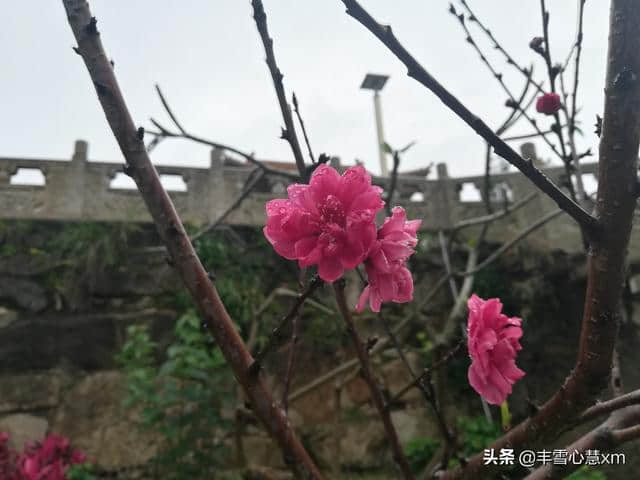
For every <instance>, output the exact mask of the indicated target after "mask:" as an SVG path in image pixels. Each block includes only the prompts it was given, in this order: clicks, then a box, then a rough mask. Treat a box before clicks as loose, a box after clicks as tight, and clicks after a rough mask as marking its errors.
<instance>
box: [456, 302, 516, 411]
mask: <svg viewBox="0 0 640 480" xmlns="http://www.w3.org/2000/svg"><path fill="white" fill-rule="evenodd" d="M467 306H468V307H469V320H468V324H467V335H468V343H467V346H468V348H469V355H470V356H471V360H472V362H471V366H470V367H469V372H468V377H469V383H470V384H471V386H472V387H473V389H474V390H475V391H476V392H478V394H480V396H481V397H482V398H484V399H485V400H486V401H487V402H488V403H491V404H493V405H501V404H502V403H503V402H504V401H505V399H506V398H507V396H508V395H509V394H511V386H512V385H513V384H514V383H515V382H516V381H518V380H520V379H521V378H522V377H523V376H524V374H525V372H523V371H522V370H520V369H519V368H518V367H517V366H516V355H517V352H518V350H520V349H522V346H521V345H520V341H519V339H520V337H522V328H521V326H520V324H521V322H522V320H521V319H520V318H517V317H513V318H509V317H507V316H506V315H505V314H503V313H502V303H501V302H500V300H499V299H497V298H490V299H489V300H483V299H482V298H480V297H478V296H477V295H476V294H473V295H471V298H469V300H468V302H467Z"/></svg>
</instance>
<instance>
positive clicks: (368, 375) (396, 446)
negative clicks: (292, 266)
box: [333, 279, 415, 480]
mask: <svg viewBox="0 0 640 480" xmlns="http://www.w3.org/2000/svg"><path fill="white" fill-rule="evenodd" d="M333 290H334V292H335V294H336V301H337V303H338V308H339V309H340V313H341V314H342V318H343V319H344V322H345V325H346V327H347V333H348V334H349V336H350V337H351V341H352V342H353V346H354V349H355V351H356V354H357V356H358V360H359V362H360V369H361V372H362V378H363V379H364V381H365V382H366V383H367V385H368V386H369V392H370V394H371V400H372V401H373V403H374V404H375V406H376V409H377V410H378V414H379V415H380V418H381V420H382V423H383V425H384V429H385V432H386V434H387V441H388V442H389V446H390V448H391V452H392V453H393V460H394V461H395V462H396V464H397V465H398V467H399V468H400V471H401V472H402V475H403V476H404V478H405V479H407V480H409V479H414V478H415V477H414V476H413V473H412V472H411V467H410V466H409V462H408V461H407V458H406V457H405V455H404V452H403V450H402V446H401V445H400V440H399V439H398V434H397V433H396V429H395V427H394V426H393V422H392V421H391V415H390V414H389V411H388V410H387V409H386V408H385V403H384V398H383V396H382V392H381V391H380V388H379V387H378V384H377V382H376V379H375V378H374V376H373V373H372V372H371V368H370V365H369V353H368V352H367V349H366V347H365V345H364V344H363V343H362V340H361V339H360V336H359V335H358V332H357V331H356V329H355V325H354V324H353V319H352V318H351V312H350V311H349V307H348V306H347V299H346V298H345V295H344V279H341V280H338V281H337V282H334V284H333Z"/></svg>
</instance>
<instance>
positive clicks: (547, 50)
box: [540, 0, 586, 244]
mask: <svg viewBox="0 0 640 480" xmlns="http://www.w3.org/2000/svg"><path fill="white" fill-rule="evenodd" d="M540 12H541V14H542V32H543V39H544V48H543V50H542V52H541V55H542V57H543V58H544V61H545V64H546V66H547V74H548V75H549V84H550V87H551V91H552V92H554V93H555V92H556V78H557V76H558V75H559V74H560V69H559V68H558V67H555V66H554V65H553V64H552V61H551V46H550V42H549V18H550V16H549V11H548V10H547V8H546V5H545V0H540ZM564 108H566V105H564ZM553 118H554V121H555V124H556V126H557V128H555V129H552V130H553V131H554V132H555V134H556V135H557V136H558V140H559V141H560V150H561V151H562V155H561V157H560V158H561V159H562V162H563V163H564V167H565V171H566V173H567V178H568V182H567V189H568V190H569V194H570V195H571V198H572V199H573V200H574V201H576V192H575V190H574V188H573V183H572V182H571V173H572V167H571V162H572V161H573V160H574V159H575V155H573V156H571V157H569V156H568V155H567V149H566V146H565V144H564V135H563V133H562V128H560V125H561V123H560V114H559V113H558V112H554V114H553ZM567 121H568V119H567ZM574 150H575V145H574ZM585 244H586V242H585Z"/></svg>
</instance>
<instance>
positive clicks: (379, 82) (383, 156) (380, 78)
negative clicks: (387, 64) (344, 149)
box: [360, 73, 389, 177]
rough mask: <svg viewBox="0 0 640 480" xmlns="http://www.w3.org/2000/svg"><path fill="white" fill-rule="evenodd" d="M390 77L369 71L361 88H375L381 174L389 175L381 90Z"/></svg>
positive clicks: (374, 98)
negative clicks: (383, 128)
mask: <svg viewBox="0 0 640 480" xmlns="http://www.w3.org/2000/svg"><path fill="white" fill-rule="evenodd" d="M388 79H389V76H388V75H377V74H373V73H367V75H366V76H365V77H364V80H363V81H362V85H360V88H362V89H364V90H373V110H374V112H375V117H376V132H377V135H378V154H379V156H380V175H381V176H383V177H388V176H389V167H388V166H387V153H386V152H385V148H384V131H383V130H382V107H381V106H380V90H382V88H383V87H384V85H385V84H386V83H387V80H388Z"/></svg>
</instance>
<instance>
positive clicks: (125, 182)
mask: <svg viewBox="0 0 640 480" xmlns="http://www.w3.org/2000/svg"><path fill="white" fill-rule="evenodd" d="M109 188H111V189H112V190H137V189H138V187H137V186H136V182H134V181H133V178H131V177H130V176H129V175H126V174H125V173H123V172H117V173H116V174H115V175H114V176H113V178H112V179H111V181H110V182H109Z"/></svg>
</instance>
